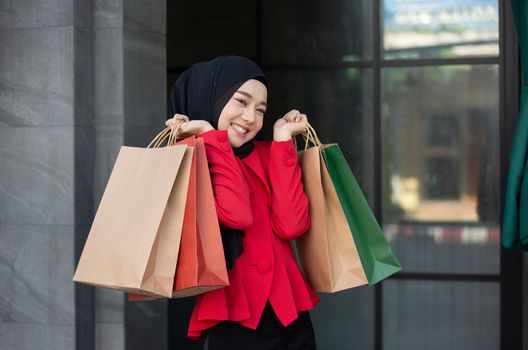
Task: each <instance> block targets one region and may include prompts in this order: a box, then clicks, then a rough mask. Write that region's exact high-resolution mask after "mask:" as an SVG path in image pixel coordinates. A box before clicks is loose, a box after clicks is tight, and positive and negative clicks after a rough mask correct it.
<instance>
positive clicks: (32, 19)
mask: <svg viewBox="0 0 528 350" xmlns="http://www.w3.org/2000/svg"><path fill="white" fill-rule="evenodd" d="M11 16H12V18H13V27H14V28H42V27H63V26H71V25H73V1H71V0H11Z"/></svg>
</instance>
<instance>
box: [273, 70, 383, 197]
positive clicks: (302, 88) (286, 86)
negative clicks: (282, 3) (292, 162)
mask: <svg viewBox="0 0 528 350" xmlns="http://www.w3.org/2000/svg"><path fill="white" fill-rule="evenodd" d="M267 77H268V81H269V94H270V95H269V97H268V100H269V102H270V109H269V112H267V113H266V117H265V118H270V119H272V120H275V119H276V118H280V117H282V116H283V115H284V114H285V113H286V112H287V111H289V110H291V109H294V108H295V109H299V110H301V111H303V112H305V113H306V114H307V115H308V120H309V121H310V124H311V125H312V126H313V127H314V129H315V131H316V132H317V134H318V136H319V139H320V140H321V142H323V143H338V144H339V146H340V148H341V151H342V152H343V154H344V155H345V157H346V158H347V160H348V162H349V164H350V167H351V169H352V171H353V172H354V174H355V175H356V177H357V179H358V182H359V183H360V185H361V186H362V189H363V191H364V192H365V196H367V198H372V194H373V185H374V184H373V182H372V179H373V176H372V173H373V170H372V169H373V157H372V152H373V151H372V133H373V131H372V117H371V115H372V103H371V101H372V72H371V70H370V69H356V68H350V69H329V70H309V71H301V70H292V71H267ZM264 124H265V127H266V128H267V130H266V131H265V132H264V134H265V135H268V136H267V137H268V138H269V137H271V136H270V135H272V131H271V130H272V127H273V122H269V123H264ZM298 141H299V143H301V141H302V140H301V138H300V137H299V140H298ZM299 147H301V146H300V145H299Z"/></svg>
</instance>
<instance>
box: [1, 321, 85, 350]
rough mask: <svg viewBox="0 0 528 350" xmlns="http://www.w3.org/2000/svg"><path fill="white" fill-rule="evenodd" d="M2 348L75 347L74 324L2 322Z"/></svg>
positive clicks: (66, 349)
mask: <svg viewBox="0 0 528 350" xmlns="http://www.w3.org/2000/svg"><path fill="white" fill-rule="evenodd" d="M0 339H1V342H2V350H35V349H38V350H71V349H75V327H74V326H73V325H43V324H36V323H11V322H0Z"/></svg>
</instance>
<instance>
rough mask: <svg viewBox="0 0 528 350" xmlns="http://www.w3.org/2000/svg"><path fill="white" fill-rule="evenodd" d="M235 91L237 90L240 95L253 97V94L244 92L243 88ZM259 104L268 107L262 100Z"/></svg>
mask: <svg viewBox="0 0 528 350" xmlns="http://www.w3.org/2000/svg"><path fill="white" fill-rule="evenodd" d="M236 92H238V93H239V94H242V95H244V96H246V97H249V98H253V95H251V94H250V93H249V92H245V91H243V90H237V91H236ZM260 104H262V105H264V106H266V107H268V104H267V103H266V102H264V101H262V102H260Z"/></svg>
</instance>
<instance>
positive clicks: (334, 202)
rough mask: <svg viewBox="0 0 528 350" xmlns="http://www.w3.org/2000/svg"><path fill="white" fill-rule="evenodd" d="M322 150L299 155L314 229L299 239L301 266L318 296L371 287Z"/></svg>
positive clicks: (318, 149)
mask: <svg viewBox="0 0 528 350" xmlns="http://www.w3.org/2000/svg"><path fill="white" fill-rule="evenodd" d="M323 162H324V161H323V158H322V155H321V150H320V148H319V147H311V148H308V149H306V150H304V151H301V152H299V163H300V165H301V169H302V178H303V186H304V191H305V192H306V195H307V197H308V201H309V203H310V221H311V225H310V229H309V231H308V232H306V233H305V234H304V235H302V236H300V237H299V238H297V239H296V241H295V244H296V246H297V251H298V256H299V260H300V265H301V266H302V269H303V271H304V273H305V275H306V277H307V278H308V280H309V281H310V283H311V285H312V287H313V288H314V289H315V290H316V291H318V292H337V291H340V290H343V289H348V288H354V287H357V286H361V285H365V284H368V281H367V278H366V276H365V272H364V271H363V268H362V265H361V260H360V258H359V255H358V251H357V249H356V245H355V243H354V240H353V237H352V233H351V231H350V227H349V225H348V223H347V219H346V216H345V214H344V212H343V208H342V207H341V205H340V203H339V198H338V197H337V193H336V191H335V188H334V186H333V184H332V181H331V179H330V176H329V174H328V171H327V169H326V167H325V165H324V163H323Z"/></svg>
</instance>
